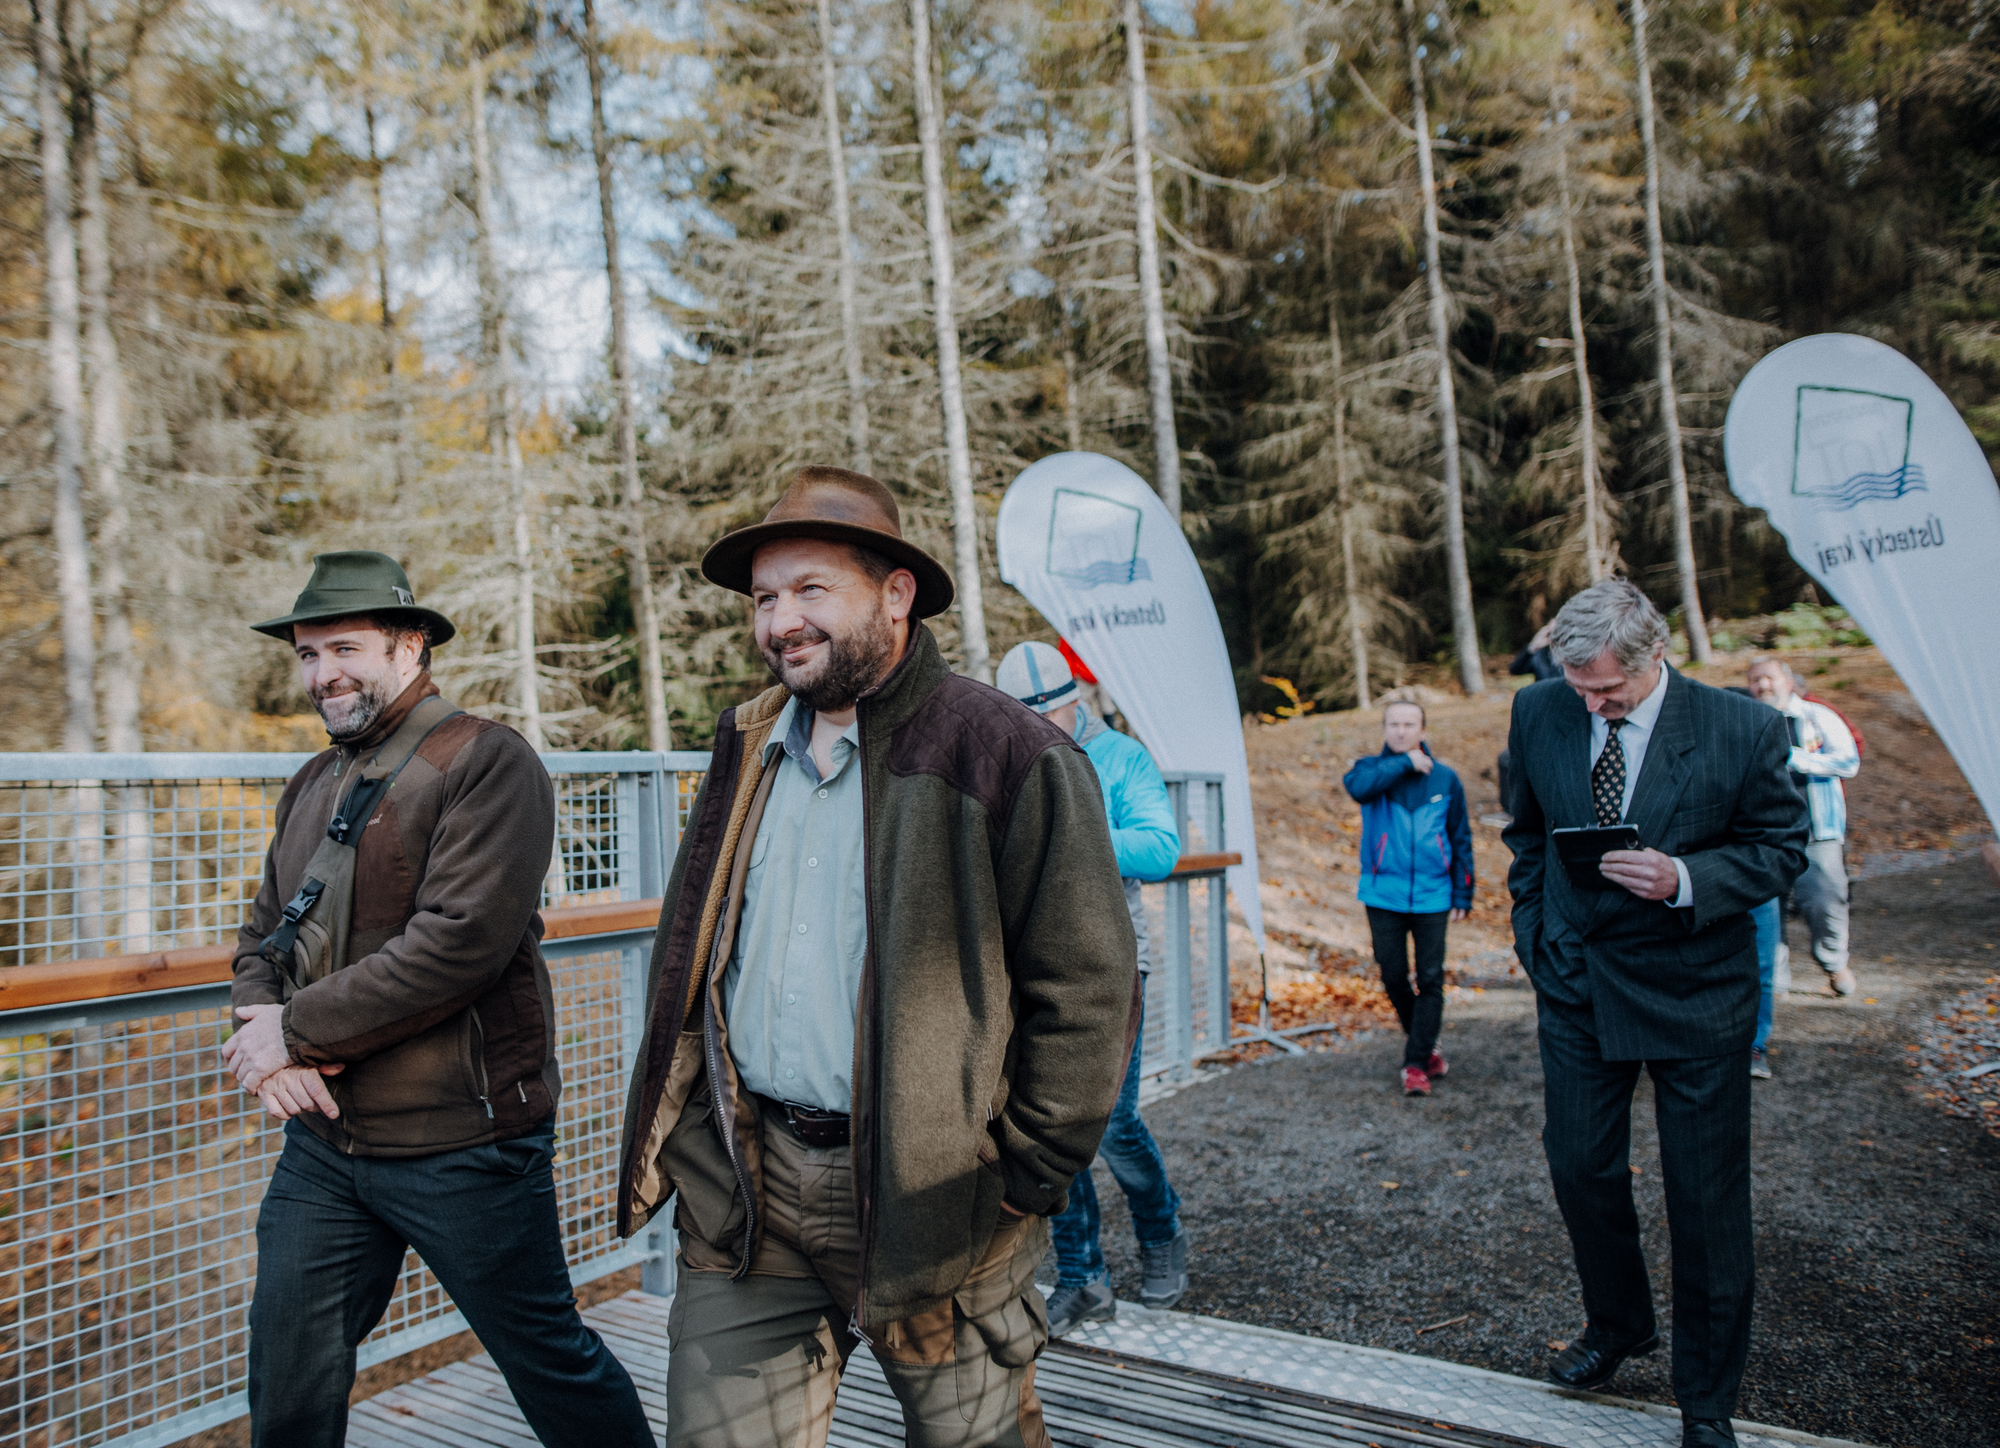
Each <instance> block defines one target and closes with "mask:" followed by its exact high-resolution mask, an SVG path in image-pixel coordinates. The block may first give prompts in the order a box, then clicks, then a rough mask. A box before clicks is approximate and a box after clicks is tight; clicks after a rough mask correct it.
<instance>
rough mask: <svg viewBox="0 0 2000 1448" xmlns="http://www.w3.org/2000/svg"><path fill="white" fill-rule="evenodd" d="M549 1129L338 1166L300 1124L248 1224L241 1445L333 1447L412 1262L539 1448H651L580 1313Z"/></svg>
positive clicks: (619, 1378)
mask: <svg viewBox="0 0 2000 1448" xmlns="http://www.w3.org/2000/svg"><path fill="white" fill-rule="evenodd" d="M554 1152H555V1122H554V1121H553V1120H550V1121H548V1122H546V1123H544V1124H543V1125H542V1126H541V1127H540V1128H539V1129H538V1130H536V1131H533V1132H531V1133H529V1134H528V1135H527V1136H520V1137H516V1138H515V1139H514V1140H512V1141H503V1142H499V1143H497V1144H495V1145H491V1146H470V1147H465V1148H464V1149H462V1150H459V1151H445V1152H439V1153H438V1154H437V1155H436V1156H417V1157H381V1156H347V1155H344V1154H343V1153H341V1152H339V1151H336V1150H334V1148H332V1147H330V1146H328V1145H327V1144H326V1143H325V1142H323V1141H321V1140H320V1139H319V1138H318V1137H317V1136H314V1135H313V1134H312V1133H311V1132H310V1131H308V1130H306V1128H305V1127H303V1126H301V1125H299V1123H297V1122H296V1121H294V1122H292V1123H290V1124H289V1125H287V1126H286V1127H285V1149H284V1151H283V1153H282V1154H281V1155H280V1156H279V1157H278V1168H277V1170H276V1171H275V1172H273V1173H272V1175H271V1184H270V1186H269V1187H268V1188H266V1189H265V1192H264V1203H263V1205H262V1206H261V1207H260V1208H259V1209H258V1212H257V1292H256V1295H255V1297H253V1298H252V1299H251V1302H250V1441H251V1443H252V1444H254V1445H256V1448H341V1443H342V1442H343V1440H344V1439H345V1438H346V1436H347V1394H348V1390H349V1389H350V1388H352V1387H353V1386H354V1364H355V1349H356V1348H357V1346H358V1345H359V1344H360V1342H361V1340H362V1339H363V1338H365V1337H367V1336H368V1334H369V1333H370V1332H371V1331H372V1330H373V1329H374V1327H375V1324H376V1323H377V1322H379V1321H380V1320H381V1318H382V1312H383V1310H384V1309H385V1308H386V1307H387V1306H388V1305H389V1298H390V1295H391V1294H392V1293H393V1292H394V1291H395V1289H396V1279H397V1278H398V1277H400V1276H401V1275H402V1272H403V1253H404V1251H405V1250H406V1248H409V1247H415V1248H416V1249H417V1255H419V1256H420V1257H422V1258H423V1259H424V1261H425V1262H426V1263H427V1264H428V1265H429V1267H430V1269H431V1271H433V1272H434V1273H436V1274H437V1278H438V1281H440V1282H442V1283H443V1284H444V1287H445V1290H446V1291H447V1292H449V1293H450V1294H451V1299H452V1302H453V1303H454V1304H456V1305H457V1307H458V1309H459V1311H461V1312H463V1313H464V1314H465V1319H466V1321H467V1323H469V1324H470V1325H471V1327H472V1330H473V1331H474V1332H476V1333H478V1334H479V1341H480V1344H481V1345H482V1346H483V1347H485V1349H486V1350H487V1351H488V1352H490V1353H491V1354H493V1360H494V1362H495V1363H497V1364H498V1365H499V1368H500V1372H501V1375H502V1376H504V1377H505V1378H506V1380H507V1386H508V1387H509V1388H510V1389H512V1390H513V1393H514V1401H515V1402H516V1403H518V1404H520V1407H521V1414H522V1416H523V1417H525V1418H526V1419H527V1420H528V1429H529V1431H530V1432H532V1433H533V1434H534V1435H535V1436H536V1437H537V1438H538V1439H540V1440H541V1442H543V1443H545V1444H547V1445H549V1448H654V1443H655V1440H654V1438H653V1430H652V1428H651V1427H650V1426H649V1425H648V1424H647V1422H646V1411H645V1408H644V1407H643V1406H642V1405H641V1403H640V1401H639V1394H638V1391H637V1390H636V1389H635V1388H634V1387H633V1386H632V1379H631V1377H630V1376H629V1375H628V1374H627V1373H626V1371H625V1369H624V1367H623V1366H622V1365H621V1364H620V1363H619V1361H618V1359H617V1358H615V1357H613V1356H612V1355H611V1349H610V1348H608V1347H606V1346H605V1345H604V1340H603V1339H602V1338H600V1337H599V1336H598V1335H597V1334H596V1333H595V1332H593V1331H591V1329H590V1328H589V1327H588V1326H586V1325H585V1324H584V1321H583V1319H582V1317H580V1316H579V1315H578V1314H577V1310H576V1297H575V1295H574V1293H573V1292H572V1291H571V1288H570V1281H569V1269H568V1267H567V1266H565V1265H564V1261H563V1242H562V1224H561V1222H560V1221H559V1220H558V1219H557V1215H556V1186H555V1178H554V1175H553V1173H552V1171H551V1166H550V1163H551V1161H552V1159H553V1156H554Z"/></svg>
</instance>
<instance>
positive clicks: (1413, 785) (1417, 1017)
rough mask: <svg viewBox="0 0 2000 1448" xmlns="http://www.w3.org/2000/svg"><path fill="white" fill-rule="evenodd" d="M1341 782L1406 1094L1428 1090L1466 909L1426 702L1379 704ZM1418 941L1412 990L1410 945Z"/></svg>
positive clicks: (1456, 815) (1464, 844)
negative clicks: (1361, 753) (1374, 723)
mask: <svg viewBox="0 0 2000 1448" xmlns="http://www.w3.org/2000/svg"><path fill="white" fill-rule="evenodd" d="M1341 783H1342V784H1343V785H1344V786H1345V787H1346V789H1347V792H1348V793H1349V794H1350V795H1352V796H1353V797H1354V801H1355V803H1357V804H1359V805H1360V806H1361V886H1360V890H1359V892H1358V893H1359V894H1360V897H1361V903H1362V904H1363V905H1365V906H1367V907H1368V930H1369V933H1370V934H1371V935H1372V936H1373V937H1374V944H1375V964H1376V966H1377V967H1378V968H1379V969H1380V970H1381V972H1382V986H1383V988H1384V989H1385V990H1387V991H1388V992H1389V1004H1391V1005H1392V1006H1394V1007H1395V1008H1396V1018H1397V1020H1399V1021H1401V1022H1402V1025H1403V1033H1404V1036H1405V1038H1406V1039H1405V1042H1404V1046H1403V1066H1402V1081H1403V1094H1404V1095H1406V1096H1428V1095H1430V1092H1431V1082H1432V1081H1434V1080H1436V1079H1437V1078H1438V1077H1440V1076H1442V1075H1444V1073H1445V1071H1446V1070H1447V1069H1448V1067H1447V1065H1446V1063H1445V1059H1444V1055H1443V1053H1442V1052H1440V1051H1439V1050H1438V1048H1437V1040H1438V1032H1439V1031H1440V1030H1442V1029H1443V1026H1444V938H1445V927H1446V925H1447V924H1448V923H1449V922H1451V921H1455V920H1463V919H1464V918H1465V917H1466V915H1467V914H1468V913H1469V912H1470V911H1471V909H1472V826H1471V824H1470V822H1469V821H1468V819H1467V818H1466V811H1465V787H1464V786H1463V785H1461V784H1460V783H1459V782H1458V776H1457V775H1456V774H1454V773H1452V771H1451V770H1450V769H1448V768H1446V767H1445V766H1444V765H1442V764H1439V763H1438V762H1437V760H1436V758H1435V757H1434V756H1433V755H1432V754H1431V750H1430V745H1429V744H1428V743H1426V742H1425V718H1424V706H1423V705H1421V704H1419V703H1416V702H1415V701H1413V700H1407V699H1396V700H1392V701H1391V702H1390V703H1388V704H1387V705H1385V706H1384V707H1383V710H1382V752H1381V753H1380V754H1376V755H1372V756H1370V757H1368V758H1366V759H1357V760H1356V761H1355V762H1354V767H1353V768H1352V769H1350V770H1348V771H1347V776H1346V778H1344V779H1343V780H1342V781H1341ZM1412 940H1414V941H1415V943H1416V988H1415V989H1414V990H1413V989H1411V985H1410V954H1409V943H1410V942H1411V941H1412Z"/></svg>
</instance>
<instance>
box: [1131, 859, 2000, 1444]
mask: <svg viewBox="0 0 2000 1448" xmlns="http://www.w3.org/2000/svg"><path fill="white" fill-rule="evenodd" d="M1854 928H1855V938H1856V950H1855V962H1854V963H1855V969H1856V972H1857V974H1858V975H1859V976H1860V979H1861V983H1862V991H1863V994H1864V996H1869V997H1873V999H1874V1001H1875V1002H1876V1003H1875V1004H1872V1005H1869V1004H1861V1003H1859V1002H1858V1001H1857V1002H1856V1003H1854V1004H1851V1005H1849V1004H1835V1003H1833V1001H1832V999H1831V998H1830V997H1823V996H1804V995H1793V996H1791V997H1789V998H1787V999H1786V1000H1785V1001H1783V1002H1782V1003H1781V1004H1780V1007H1779V1016H1778V1025H1777V1031H1776V1034H1775V1036H1774V1038H1773V1042H1772V1044H1773V1066H1774V1069H1775V1071H1776V1073H1777V1078H1776V1079H1775V1080H1773V1081H1769V1082H1763V1083H1759V1084H1758V1087H1757V1095H1756V1112H1757V1115H1756V1191H1757V1205H1756V1213H1757V1217H1756V1220H1757V1238H1758V1242H1757V1246H1758V1274H1759V1277H1758V1308H1757V1320H1756V1329H1755V1339H1754V1342H1753V1345H1752V1349H1751V1356H1750V1369H1749V1376H1748V1379H1747V1380H1746V1382H1745V1385H1744V1394H1743V1401H1742V1404H1741V1406H1740V1408H1739V1410H1738V1412H1739V1416H1742V1417H1745V1418H1750V1419H1755V1420H1759V1421H1762V1422H1765V1423H1772V1424H1778V1425H1782V1426H1786V1427H1791V1428H1797V1429H1802V1430H1805V1431H1808V1432H1814V1433H1823V1434H1829V1435H1833V1436H1838V1437H1844V1438H1854V1439H1860V1440H1863V1441H1866V1442H1870V1443H1878V1444H1884V1445H1905V1444H1908V1445H1924V1448H1974V1445H1996V1444H2000V1343H1996V1339H2000V1141H1996V1140H1995V1139H1993V1138H1992V1137H1990V1136H1988V1135H1987V1134H1986V1133H1985V1132H1983V1131H1982V1130H1981V1129H1980V1128H1979V1126H1978V1125H1977V1124H1975V1123H1973V1122H1970V1121H1959V1120H1953V1119H1950V1118H1947V1117H1944V1116H1942V1115H1940V1114H1938V1113H1937V1112H1936V1111H1934V1110H1931V1109H1929V1108H1927V1107H1925V1106H1924V1105H1923V1103H1922V1102H1921V1100H1920V1099H1919V1096H1918V1094H1917V1092H1916V1090H1915V1089H1914V1087H1915V1083H1916V1081H1917V1076H1916V1073H1915V1071H1914V1069H1913V1068H1912V1066H1911V1064H1910V1062H1909V1060H1908V1059H1906V1048H1907V1047H1908V1046H1909V1045H1910V1044H1912V1043H1914V1042H1915V1041H1916V1039H1917V1034H1918V1032H1919V1030H1920V1028H1921V1026H1922V1024H1923V1022H1924V1021H1925V1020H1926V1019H1927V1018H1928V1017H1929V1016H1930V1014H1931V1013H1932V1012H1933V1011H1935V1010H1937V1009H1938V1008H1939V1006H1940V1005H1941V1004H1942V1003H1943V1002H1944V1001H1946V1000H1947V999H1949V998H1950V997H1952V996H1955V995H1957V994H1958V993H1959V992H1960V991H1963V990H1965V989H1967V988H1969V987H1971V986H1974V985H1978V984H1980V983H1981V982H1982V981H1984V980H1985V979H1986V978H1987V977H1988V976H1989V975H1991V974H1992V973H1993V972H1994V970H1995V969H1996V968H2000V965H1996V958H2000V950H1989V949H1987V948H1986V947H1987V946H1988V945H1989V944H1990V945H2000V895H1996V893H1995V891H1994V889H1993V885H1992V882H1991V880H1990V878H1989V877H1988V876H1987V875H1986V874H1985V871H1984V869H1983V867H1982V866H1980V865H1979V864H1978V863H1977V862H1966V863H1961V864H1954V865H1950V866H1947V867H1945V868H1942V869H1940V870H1938V871H1936V872H1935V873H1923V874H1914V875H1905V876H1900V877H1898V878H1896V879H1894V880H1883V881H1879V882H1873V883H1870V884H1866V885H1863V886H1861V887H1859V888H1858V890H1857V892H1856V908H1855V919H1854ZM1792 929H1793V935H1792V942H1793V955H1794V960H1795V962H1797V963H1798V964H1797V966H1796V967H1795V975H1796V977H1797V980H1798V983H1799V984H1800V985H1801V986H1813V985H1816V984H1817V980H1816V977H1817V974H1818V972H1817V970H1816V968H1815V967H1813V965H1812V963H1811V960H1810V957H1809V955H1808V954H1807V952H1806V950H1805V948H1804V941H1803V939H1802V937H1801V936H1800V934H1799V928H1798V926H1797V925H1796V924H1794V925H1793V927H1792ZM1446 1021H1447V1026H1446V1034H1445V1037H1444V1042H1443V1047H1444V1050H1445V1052H1446V1054H1447V1055H1448V1056H1449V1057H1450V1059H1451V1061H1452V1063H1453V1066H1452V1074H1451V1076H1450V1077H1449V1078H1448V1079H1447V1080H1445V1081H1443V1082H1441V1083H1440V1084H1439V1086H1438V1087H1437V1090H1436V1093H1435V1094H1434V1095H1433V1096H1432V1097H1431V1098H1430V1099H1429V1100H1405V1099H1404V1098H1403V1096H1402V1095H1401V1093H1400V1091H1399V1089H1398V1088H1397V1087H1396V1085H1395V1081H1394V1073H1395V1067H1396V1066H1397V1064H1398V1062H1399V1060H1400V1051H1401V1042H1400V1039H1398V1040H1395V1041H1392V1040H1390V1039H1389V1038H1388V1037H1387V1036H1385V1035H1381V1034H1377V1035H1374V1036H1371V1037H1364V1038H1362V1039H1359V1040H1356V1041H1352V1042H1347V1043H1343V1044H1341V1045H1340V1046H1338V1047H1337V1048H1336V1049H1334V1050H1331V1051H1329V1052H1327V1053H1324V1054H1316V1055H1313V1056H1311V1057H1308V1058H1305V1059H1297V1058H1294V1059H1287V1060H1274V1061H1266V1062H1260V1063H1257V1064H1253V1065H1250V1066H1246V1067H1243V1068H1241V1069H1239V1070H1236V1071H1234V1072H1231V1073H1229V1074H1227V1075H1225V1076H1222V1077H1220V1078H1218V1079H1216V1080H1213V1081H1210V1082H1207V1083H1205V1084H1202V1085H1200V1086H1196V1087H1193V1088H1190V1089H1188V1090H1186V1091H1183V1092H1182V1093H1180V1094H1179V1095H1177V1096H1173V1097H1171V1098H1169V1099H1167V1100H1164V1101H1160V1102H1157V1103H1155V1104H1154V1105H1153V1106H1151V1107H1150V1108H1148V1111H1147V1116H1148V1119H1149V1121H1150V1122H1151V1124H1152V1126H1153V1130H1154V1132H1155V1134H1156V1135H1157V1136H1158V1137H1159V1139H1160V1143H1161V1146H1162V1148H1163V1149H1164V1151H1165V1153H1166V1156H1167V1160H1168V1163H1169V1166H1170V1168H1171V1170H1172V1171H1173V1174H1174V1178H1175V1183H1176V1186H1177V1187H1178V1188H1179V1190H1180V1192H1181V1194H1182V1196H1183V1198H1184V1202H1185V1205H1184V1208H1183V1215H1184V1218H1185V1220H1186V1222H1187V1224H1188V1226H1189V1227H1190V1229H1191V1231H1192V1232H1193V1234H1194V1252H1193V1256H1192V1262H1191V1269H1192V1276H1193V1283H1192V1288H1191V1290H1190V1292H1189V1294H1188V1296H1187V1298H1186V1299H1185V1300H1184V1301H1183V1302H1182V1303H1181V1309H1182V1310H1183V1311H1190V1312H1197V1313H1206V1314H1212V1315H1214V1316H1218V1317H1225V1318H1230V1319H1233V1320H1236V1321H1241V1322H1251V1323H1258V1324H1261V1325H1264V1326H1268V1327H1276V1328H1282V1329H1286V1330H1288V1331H1292V1332H1302V1333H1308V1334H1312V1335H1316V1336H1323V1337H1330V1338H1336V1339H1339V1340H1341V1341H1344V1342H1352V1343H1363V1344H1368V1345H1371V1346H1376V1347H1385V1348H1393V1349H1396V1350H1398V1351H1402V1352H1414V1353H1423V1354H1426V1355H1430V1356H1435V1357H1441V1358H1447V1359H1450V1360H1452V1361H1455V1362H1462V1363H1470V1364H1474V1365H1477V1366H1480V1367H1486V1368H1493V1369H1496V1370H1499V1371H1502V1372H1509V1373H1517V1374H1520V1375H1522V1376H1526V1377H1539V1376H1541V1375H1542V1373H1543V1371H1544V1370H1545V1368H1546V1365H1547V1361H1548V1359H1549V1357H1550V1347H1549V1344H1550V1342H1551V1341H1552V1340H1553V1341H1558V1342H1559V1341H1562V1340H1565V1339H1567V1338H1568V1337H1570V1336H1571V1335H1572V1334H1574V1333H1575V1332H1577V1331H1578V1330H1579V1329H1580V1328H1581V1326H1582V1322H1581V1316H1582V1309H1581V1306H1580V1303H1579V1300H1578V1296H1577V1292H1576V1286H1575V1278H1574V1269H1573V1267H1572V1264H1571V1261H1570V1255H1569V1244H1568V1238H1567V1237H1566V1235H1565V1234H1564V1231H1563V1227H1562V1220H1561V1218H1560V1216H1559V1215H1558V1214H1557V1211H1556V1206H1555V1200H1554V1197H1553V1194H1552V1193H1551V1191H1550V1189H1549V1186H1548V1180H1547V1175H1546V1170H1545V1166H1544V1162H1543V1159H1542V1155H1541V1147H1540V1142H1539V1139H1538V1132H1539V1130H1540V1127H1541V1119H1542V1110H1541V1067H1540V1061H1539V1057H1538V1055H1537V1052H1536V1047H1535V1036H1534V1024H1533V1006H1532V997H1531V996H1530V994H1529V993H1528V992H1527V991H1526V990H1524V989H1512V990H1507V989H1495V990H1489V991H1487V992H1485V993H1484V994H1483V995H1480V996H1478V997H1476V998H1473V999H1470V1000H1467V1001H1462V1002H1454V1003H1453V1004H1452V1006H1451V1007H1449V1008H1448V1010H1447V1012H1446ZM1649 1098H1650V1091H1649V1088H1648V1087H1646V1086H1645V1085H1644V1084H1642V1085H1641V1087H1640V1096H1639V1100H1638V1102H1637V1103H1636V1107H1635V1130H1634V1157H1633V1160H1634V1164H1635V1165H1636V1166H1637V1167H1638V1168H1639V1170H1640V1173H1641V1175H1640V1177H1639V1179H1638V1182H1637V1185H1638V1189H1639V1202H1640V1213H1641V1218H1642V1221H1643V1223H1644V1226H1645V1231H1646V1242H1647V1251H1648V1253H1649V1257H1650V1260H1651V1261H1652V1263H1653V1277H1654V1284H1655V1293H1656V1301H1657V1303H1658V1305H1659V1309H1660V1312H1661V1315H1662V1326H1663V1327H1664V1326H1665V1318H1666V1316H1667V1314H1668V1312H1669V1310H1670V1307H1669V1304H1670V1301H1671V1297H1670V1293H1669V1290H1668V1281H1667V1273H1668V1255H1667V1240H1666V1238H1667V1233H1666V1220H1665V1214H1664V1210H1663V1208H1662V1207H1661V1204H1660V1192H1659V1153H1658V1142H1657V1139H1656V1137H1655V1135H1654V1132H1653V1129H1652V1112H1651V1102H1650V1099H1649ZM1392 1183H1393V1185H1391V1184H1392ZM1099 1192H1100V1195H1101V1196H1102V1198H1103V1200H1104V1204H1105V1208H1106V1219H1105V1247H1106V1255H1107V1257H1108V1258H1109V1260H1110V1262H1111V1267H1112V1271H1113V1281H1114V1283H1115V1284H1116V1285H1117V1286H1118V1287H1119V1288H1120V1290H1121V1294H1122V1295H1134V1294H1135V1289H1136V1287H1137V1265H1138V1264H1137V1253H1136V1249H1135V1248H1134V1246H1133V1243H1132V1238H1131V1235H1130V1231H1129V1226H1128V1223H1127V1220H1126V1217H1125V1213H1124V1205H1123V1201H1122V1198H1121V1197H1120V1196H1119V1193H1118V1192H1117V1190H1116V1188H1115V1187H1114V1186H1113V1185H1112V1183H1111V1182H1110V1179H1109V1177H1108V1176H1107V1175H1105V1174H1104V1173H1103V1171H1102V1169H1101V1168H1100V1174H1099ZM1461 1315H1464V1316H1465V1317H1466V1319H1467V1320H1466V1321H1464V1322H1461V1323H1458V1324H1456V1325H1453V1326H1448V1327H1439V1328H1437V1329H1435V1330H1434V1331H1430V1332H1426V1333H1423V1334H1421V1335H1420V1334H1419V1333H1418V1332H1417V1331H1416V1330H1417V1329H1418V1328H1420V1327H1426V1326H1429V1325H1430V1324H1434V1323H1442V1322H1445V1321H1447V1320H1449V1319H1452V1318H1456V1317H1459V1316H1461ZM1614 1391H1616V1392H1618V1393H1621V1394H1623V1395H1626V1396H1629V1397H1635V1398H1643V1399H1647V1400H1650V1401H1654V1402H1662V1403H1665V1402H1671V1400H1672V1396H1671V1388H1670V1379H1669V1372H1668V1360H1667V1354H1666V1353H1665V1352H1664V1351H1663V1352H1660V1353H1657V1354H1655V1355H1654V1356H1652V1357H1650V1358H1643V1359H1637V1360H1635V1361H1633V1362H1632V1363H1630V1364H1628V1365H1627V1366H1626V1368H1625V1370H1624V1372H1623V1373H1621V1375H1620V1376H1619V1378H1618V1380H1617V1383H1616V1385H1615V1388H1614Z"/></svg>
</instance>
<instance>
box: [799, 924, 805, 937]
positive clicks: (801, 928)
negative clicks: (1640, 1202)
mask: <svg viewBox="0 0 2000 1448" xmlns="http://www.w3.org/2000/svg"><path fill="white" fill-rule="evenodd" d="M805 933H806V924H805V922H804V921H803V920H801V921H800V922H799V934H801V935H804V934H805Z"/></svg>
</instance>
